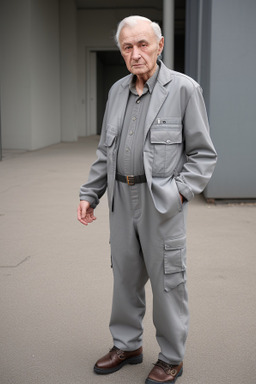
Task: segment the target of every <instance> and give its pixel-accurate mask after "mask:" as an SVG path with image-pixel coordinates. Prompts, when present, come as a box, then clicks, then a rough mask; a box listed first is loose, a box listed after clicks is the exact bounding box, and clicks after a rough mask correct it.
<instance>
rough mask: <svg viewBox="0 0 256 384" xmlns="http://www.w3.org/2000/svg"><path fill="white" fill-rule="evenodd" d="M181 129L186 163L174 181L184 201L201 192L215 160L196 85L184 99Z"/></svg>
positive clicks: (215, 155) (199, 91)
mask: <svg viewBox="0 0 256 384" xmlns="http://www.w3.org/2000/svg"><path fill="white" fill-rule="evenodd" d="M183 130H184V140H185V143H184V145H185V152H186V158H187V160H186V162H185V163H184V165H183V167H182V169H181V171H180V173H179V174H178V175H176V177H175V180H176V183H177V186H178V189H179V192H180V193H181V194H182V195H183V196H184V197H185V198H186V199H187V200H191V199H192V198H193V197H194V194H198V193H201V192H202V191H203V190H204V188H205V187H206V185H207V183H208V181H209V180H210V178H211V175H212V173H213V171H214V168H215V164H216V161H217V154H216V151H215V148H214V146H213V143H212V140H211V138H210V133H209V123H208V118H207V113H206V108H205V104H204V100H203V96H202V90H201V88H200V86H199V85H197V86H196V87H195V88H194V90H193V92H192V94H191V96H190V98H189V100H188V103H187V106H186V109H185V114H184V118H183Z"/></svg>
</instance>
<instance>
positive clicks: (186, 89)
mask: <svg viewBox="0 0 256 384" xmlns="http://www.w3.org/2000/svg"><path fill="white" fill-rule="evenodd" d="M159 65H160V71H159V75H158V79H157V82H156V85H155V87H154V89H153V92H152V96H151V100H150V105H149V109H148V113H147V116H146V119H145V124H144V138H145V141H144V149H143V161H144V169H145V174H146V178H147V184H148V188H149V191H150V193H151V196H152V199H153V202H154V205H155V207H156V209H157V210H158V211H159V212H160V213H162V214H165V215H168V216H173V215H175V214H176V213H177V212H178V211H180V210H181V209H182V204H181V200H180V196H179V193H181V194H182V195H183V196H184V197H185V199H186V200H188V201H189V200H191V199H192V198H193V196H194V194H197V193H200V192H202V191H203V189H204V188H205V187H206V185H207V183H208V181H209V179H210V177H211V175H212V173H213V170H214V167H215V164H216V160H217V155H216V151H215V149H214V146H213V143H212V141H211V138H210V135H209V124H208V118H207V113H206V109H205V104H204V100H203V97H202V92H201V88H200V86H199V84H197V83H196V82H195V81H194V80H193V79H191V78H190V77H188V76H186V75H184V74H181V73H178V72H175V71H172V70H169V69H168V68H167V67H166V66H165V65H164V64H163V63H162V62H159ZM131 76H132V75H131V74H130V75H128V76H126V77H124V78H123V79H121V80H119V81H117V82H116V83H115V84H114V85H113V86H112V88H111V89H110V92H109V98H108V102H107V106H106V111H105V115H104V120H103V125H102V134H101V138H100V142H99V146H98V149H97V160H96V161H95V162H94V163H93V165H92V167H91V170H90V174H89V178H88V182H87V183H86V184H84V185H83V186H82V187H81V189H80V200H87V201H89V202H90V203H91V206H92V207H93V208H95V207H96V206H97V204H98V203H99V199H100V198H101V196H102V195H103V194H104V192H105V191H106V189H108V202H109V207H110V209H113V203H114V184H115V182H116V181H115V173H116V159H117V151H118V145H119V140H120V135H121V130H122V124H123V119H124V114H125V109H126V104H127V100H128V96H129V84H130V81H131Z"/></svg>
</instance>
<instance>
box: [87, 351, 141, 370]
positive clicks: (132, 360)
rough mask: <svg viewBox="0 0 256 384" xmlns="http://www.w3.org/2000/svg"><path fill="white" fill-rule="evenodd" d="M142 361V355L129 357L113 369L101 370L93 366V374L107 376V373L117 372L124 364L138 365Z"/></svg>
mask: <svg viewBox="0 0 256 384" xmlns="http://www.w3.org/2000/svg"><path fill="white" fill-rule="evenodd" d="M142 361H143V354H141V355H138V356H134V357H130V358H128V359H126V360H124V361H123V362H122V363H120V364H119V365H117V366H116V367H114V368H109V369H101V368H99V367H97V366H96V365H95V366H94V372H95V373H97V374H98V375H108V374H109V373H114V372H116V371H119V369H121V368H122V367H123V366H124V365H126V364H140V363H142Z"/></svg>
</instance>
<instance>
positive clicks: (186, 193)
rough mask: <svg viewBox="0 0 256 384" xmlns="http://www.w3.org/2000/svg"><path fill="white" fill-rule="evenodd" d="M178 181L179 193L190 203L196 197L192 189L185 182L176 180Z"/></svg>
mask: <svg viewBox="0 0 256 384" xmlns="http://www.w3.org/2000/svg"><path fill="white" fill-rule="evenodd" d="M175 181H176V184H177V187H178V190H179V193H180V194H181V195H182V196H183V197H184V198H185V199H186V200H187V201H190V200H192V199H193V197H194V193H193V192H192V191H191V189H190V188H189V187H188V186H187V185H186V184H184V183H183V182H181V181H179V180H175Z"/></svg>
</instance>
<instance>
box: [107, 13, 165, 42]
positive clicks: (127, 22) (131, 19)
mask: <svg viewBox="0 0 256 384" xmlns="http://www.w3.org/2000/svg"><path fill="white" fill-rule="evenodd" d="M139 21H148V22H149V23H150V24H151V27H152V29H153V31H154V33H155V35H156V38H157V42H159V41H160V40H161V38H162V31H161V28H160V26H159V25H158V24H157V23H155V22H154V21H151V20H150V19H148V18H147V17H143V16H128V17H126V18H125V19H123V20H122V21H120V23H119V24H118V27H117V31H116V34H115V42H116V44H117V46H118V48H120V42H119V36H120V32H121V30H122V29H123V28H124V27H125V26H129V27H134V26H135V25H136V24H138V22H139Z"/></svg>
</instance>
